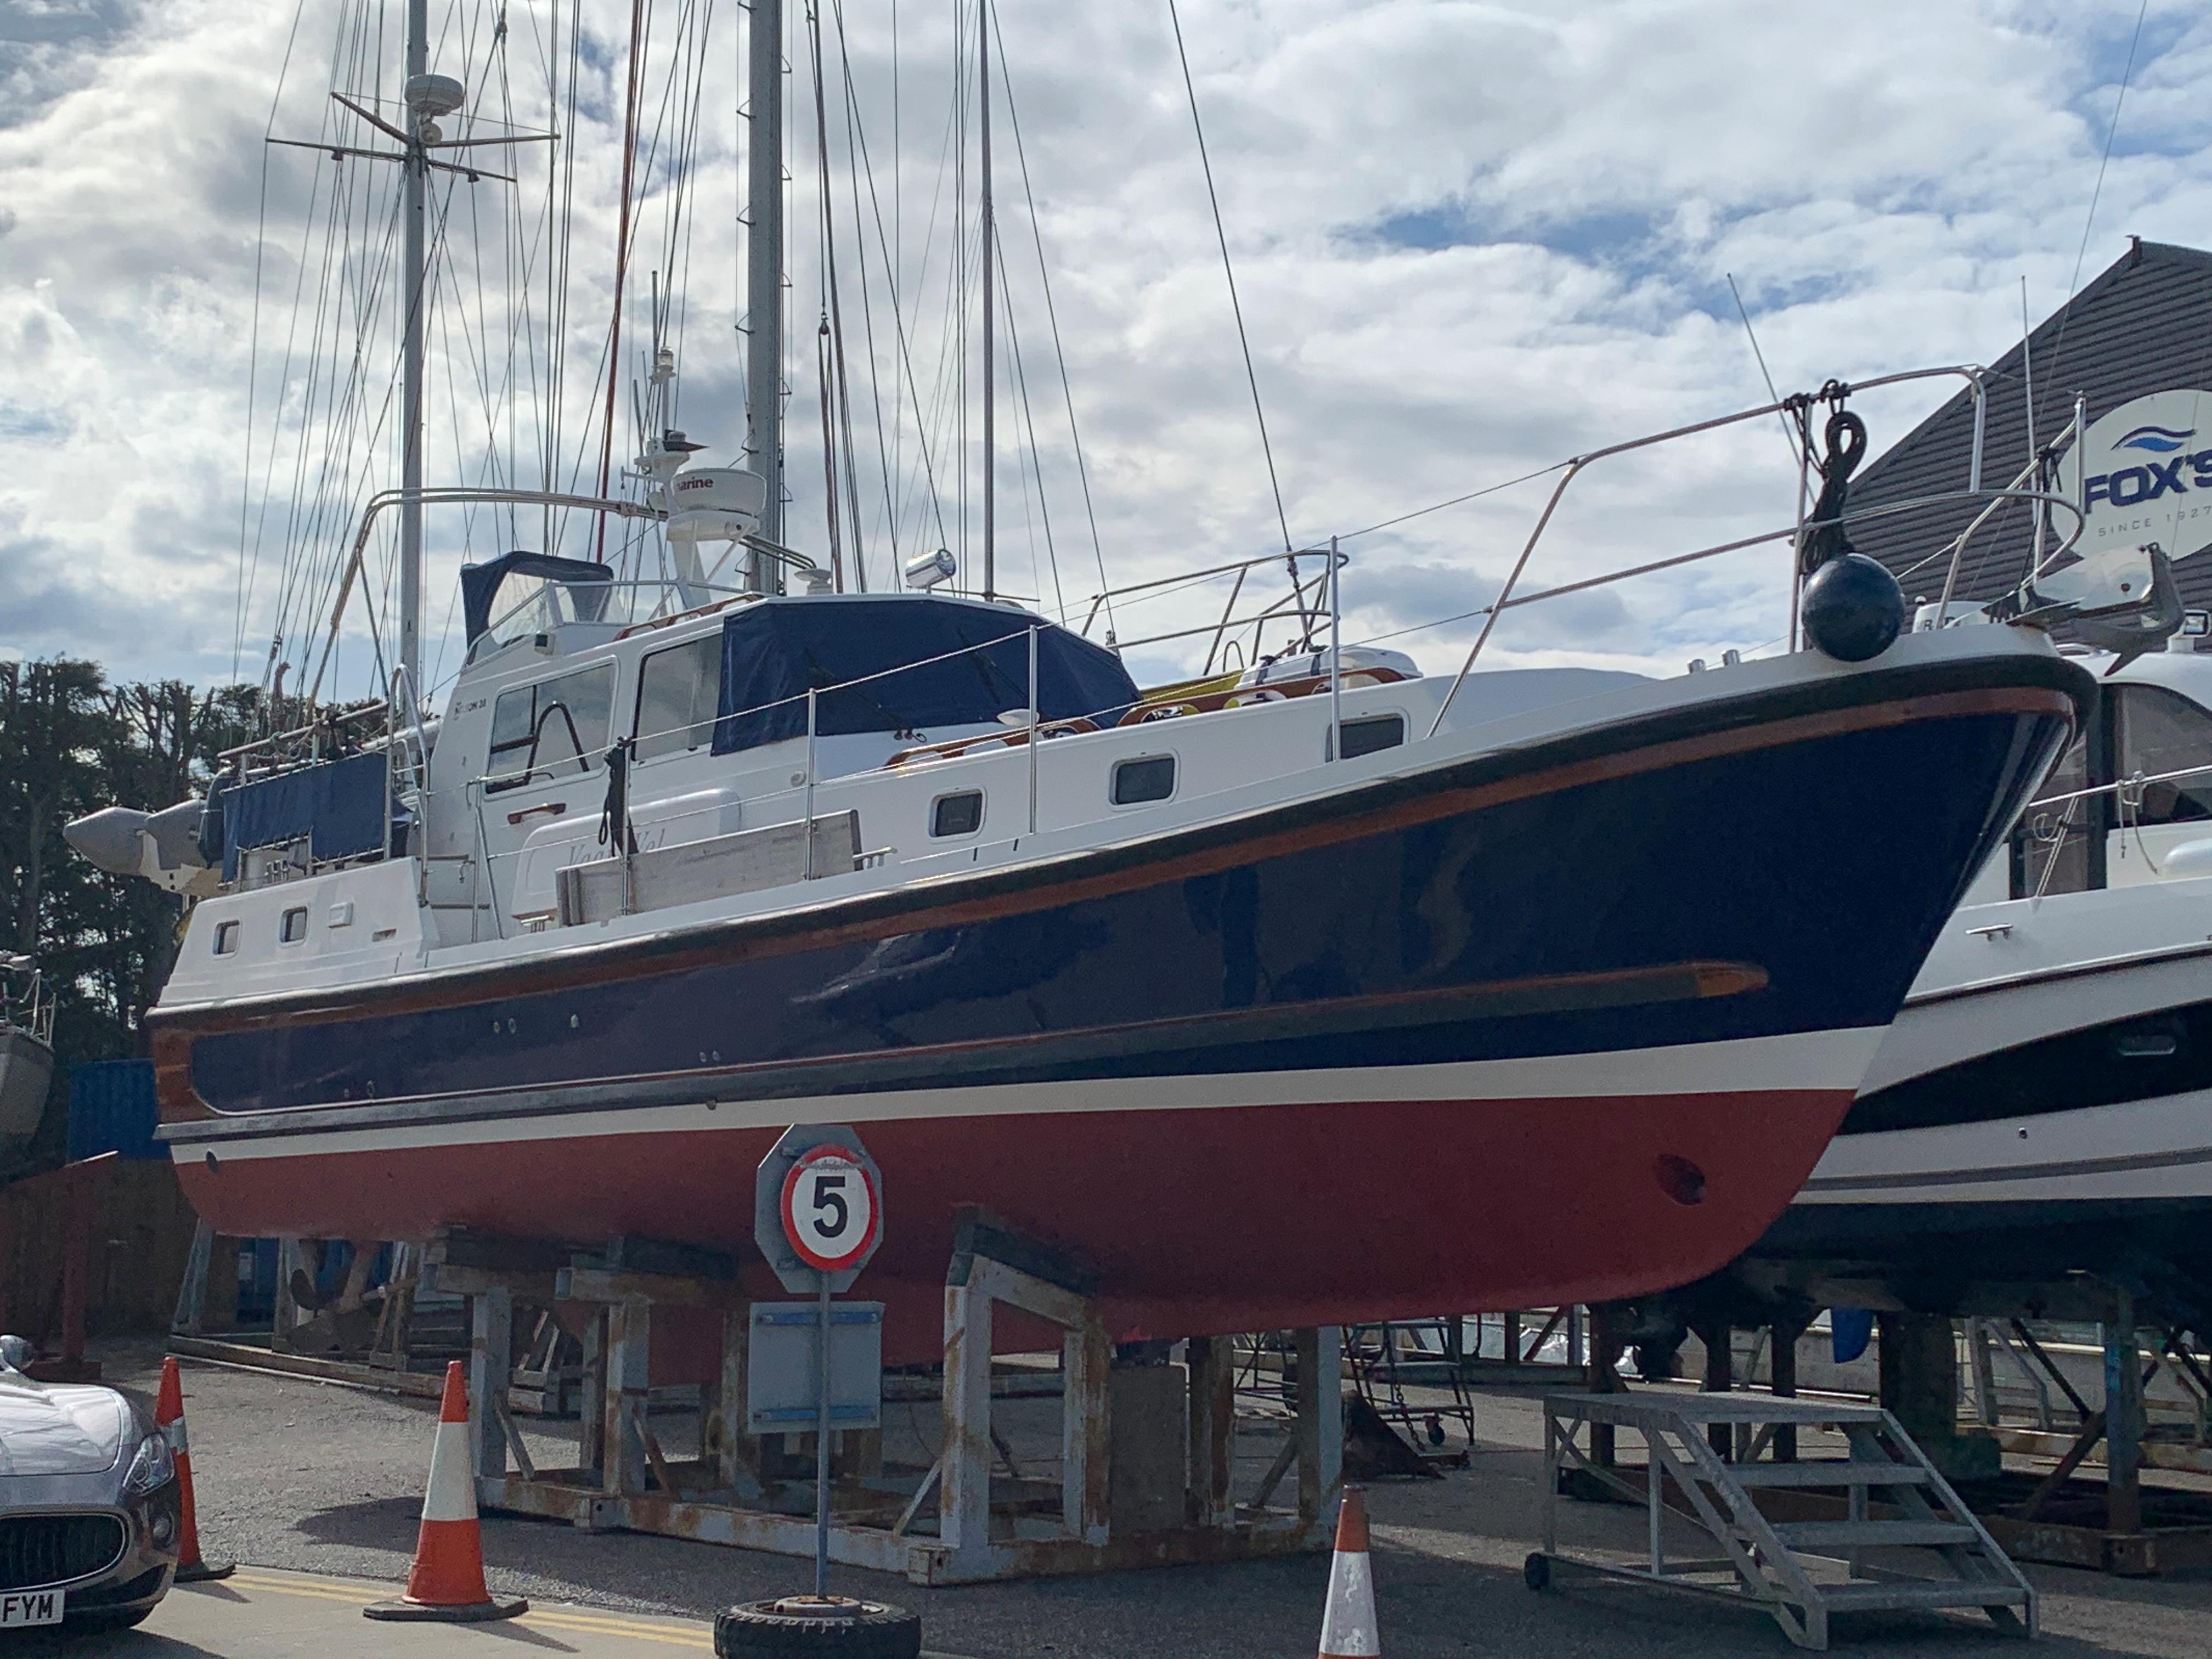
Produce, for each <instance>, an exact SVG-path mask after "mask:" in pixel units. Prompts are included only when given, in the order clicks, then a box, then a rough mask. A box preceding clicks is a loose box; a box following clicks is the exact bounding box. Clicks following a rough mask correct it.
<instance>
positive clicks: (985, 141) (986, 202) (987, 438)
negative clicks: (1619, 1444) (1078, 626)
mask: <svg viewBox="0 0 2212 1659" xmlns="http://www.w3.org/2000/svg"><path fill="white" fill-rule="evenodd" d="M990 14H991V0H975V63H976V67H977V71H978V73H979V75H980V76H981V81H982V101H981V112H982V128H981V138H982V163H983V204H982V205H983V597H984V598H985V599H994V598H996V597H997V592H998V574H999V560H998V554H999V548H998V534H997V532H998V522H997V520H998V488H997V485H998V477H997V474H998V467H997V465H996V462H997V459H998V449H997V446H996V444H995V443H994V441H993V440H994V432H993V430H992V425H993V416H994V414H995V413H996V408H995V402H996V400H995V398H994V392H996V390H997V386H996V384H995V380H994V374H993V370H992V357H993V352H992V336H993V335H994V333H995V332H996V328H995V326H994V325H995V324H996V322H997V315H996V313H994V311H993V310H992V308H991V303H992V302H991V270H992V266H993V265H994V264H995V263H996V261H995V260H994V258H993V256H994V253H995V252H997V242H998V228H997V226H996V225H995V224H994V222H993V219H992V213H991V15H990Z"/></svg>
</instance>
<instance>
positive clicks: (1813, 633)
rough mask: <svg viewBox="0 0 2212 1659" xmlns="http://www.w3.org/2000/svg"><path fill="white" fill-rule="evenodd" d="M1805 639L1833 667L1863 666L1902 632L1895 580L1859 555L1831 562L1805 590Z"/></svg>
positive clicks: (1902, 600) (1902, 602) (1901, 609)
mask: <svg viewBox="0 0 2212 1659" xmlns="http://www.w3.org/2000/svg"><path fill="white" fill-rule="evenodd" d="M1798 614H1799V615H1800V617H1802V619H1803V621H1804V624H1805V637H1806V638H1807V639H1808V640H1810V641H1812V642H1813V643H1814V645H1816V646H1818V647H1820V649H1821V650H1823V651H1825V652H1826V653H1828V655H1830V656H1832V657H1833V658H1835V659H1836V660H1837V661H1838V662H1864V661H1866V660H1867V659H1868V658H1869V657H1878V656H1880V655H1881V653H1883V652H1885V651H1887V650H1888V649H1889V647H1891V646H1892V645H1893V644H1894V643H1895V642H1896V640H1897V636H1898V635H1899V633H1901V632H1902V631H1903V630H1904V628H1905V593H1904V592H1903V590H1902V589H1900V588H1899V586H1898V585H1897V578H1896V577H1894V576H1893V575H1891V574H1889V572H1888V571H1887V570H1885V569H1883V568H1882V567H1881V566H1880V565H1879V564H1876V563H1875V562H1874V561H1873V560H1872V559H1869V557H1867V556H1866V555H1865V554H1863V553H1846V554H1844V556H1842V557H1841V558H1837V559H1831V560H1829V561H1828V562H1827V563H1826V564H1824V565H1822V566H1821V567H1820V568H1819V569H1818V570H1815V571H1814V573H1813V575H1812V580H1809V581H1808V582H1807V583H1806V584H1805V593H1804V599H1803V601H1802V607H1801V609H1800V611H1799V613H1798Z"/></svg>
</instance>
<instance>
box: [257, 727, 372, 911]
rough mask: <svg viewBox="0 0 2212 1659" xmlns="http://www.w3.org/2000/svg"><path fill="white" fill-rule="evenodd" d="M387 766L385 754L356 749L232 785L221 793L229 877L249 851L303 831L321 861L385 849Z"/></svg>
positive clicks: (294, 838)
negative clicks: (337, 757)
mask: <svg viewBox="0 0 2212 1659" xmlns="http://www.w3.org/2000/svg"><path fill="white" fill-rule="evenodd" d="M387 770H388V769H387V768H386V763H385V759H384V757H383V756H381V755H354V756H351V757H348V758H347V759H344V760H334V761H318V762H316V763H314V764H313V765H310V766H302V767H301V768H299V769H296V770H295V771H290V772H280V773H278V774H277V775H276V776H275V777H273V778H257V779H255V780H254V781H252V782H251V783H235V784H232V785H231V786H230V787H228V788H226V789H225V790H224V791H223V792H222V817H223V848H222V875H223V879H224V880H225V881H234V880H236V879H237V878H238V855H239V854H240V852H242V851H244V850H245V849H246V848H253V847H281V846H283V844H284V843H285V842H292V841H297V840H298V839H299V838H300V837H301V836H307V838H308V846H309V848H311V850H312V851H313V855H314V856H315V857H316V858H319V859H349V858H360V857H362V856H363V855H365V854H369V853H376V852H381V851H382V850H383V849H384V848H385V845H386V837H387V836H388V835H389V834H390V829H389V826H388V824H387V823H386V803H385V784H386V775H387Z"/></svg>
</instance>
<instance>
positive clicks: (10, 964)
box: [0, 952, 54, 1153]
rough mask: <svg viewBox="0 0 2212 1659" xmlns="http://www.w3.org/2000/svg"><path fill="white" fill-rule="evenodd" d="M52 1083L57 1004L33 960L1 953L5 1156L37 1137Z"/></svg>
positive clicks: (0, 1136) (1, 1149)
mask: <svg viewBox="0 0 2212 1659" xmlns="http://www.w3.org/2000/svg"><path fill="white" fill-rule="evenodd" d="M53 1080H54V1003H53V999H52V997H50V996H48V995H47V994H46V989H45V986H44V983H43V981H41V980H40V976H39V970H38V966H37V964H36V963H33V961H32V960H31V958H30V957H26V956H19V955H16V954H15V953H13V952H0V1153H5V1152H13V1151H14V1150H15V1148H17V1147H19V1146H22V1145H23V1144H24V1143H26V1142H27V1141H28V1140H29V1139H31V1137H32V1136H33V1135H35V1134H36V1133H38V1132H39V1123H40V1120H41V1119H42V1118H44V1117H45V1116H46V1094H47V1091H49V1090H50V1089H51V1088H52V1086H53Z"/></svg>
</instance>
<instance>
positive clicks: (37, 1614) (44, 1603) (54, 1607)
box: [0, 1589, 62, 1630]
mask: <svg viewBox="0 0 2212 1659" xmlns="http://www.w3.org/2000/svg"><path fill="white" fill-rule="evenodd" d="M61 1621H62V1593H61V1591H59V1590H58V1589H50V1590H9V1591H8V1592H7V1593H6V1594H4V1595H0V1630H15V1629H18V1628H20V1627H21V1626H25V1625H58V1624H60V1623H61Z"/></svg>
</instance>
